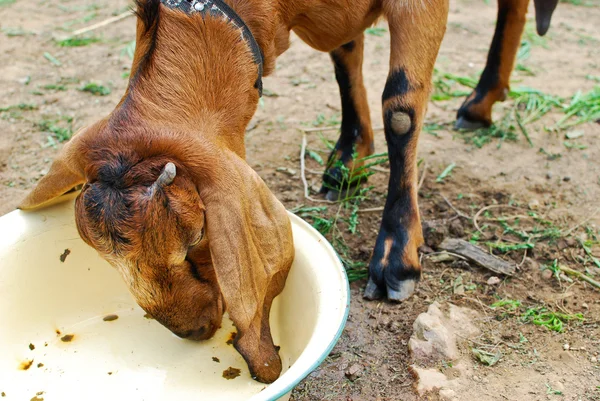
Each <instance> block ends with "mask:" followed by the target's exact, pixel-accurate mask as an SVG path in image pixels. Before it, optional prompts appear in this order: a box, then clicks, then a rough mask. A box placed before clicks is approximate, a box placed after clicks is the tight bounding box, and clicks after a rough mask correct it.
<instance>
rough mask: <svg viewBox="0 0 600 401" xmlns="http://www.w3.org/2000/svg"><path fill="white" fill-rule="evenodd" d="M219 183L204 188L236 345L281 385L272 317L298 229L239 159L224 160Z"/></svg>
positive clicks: (260, 374)
mask: <svg viewBox="0 0 600 401" xmlns="http://www.w3.org/2000/svg"><path fill="white" fill-rule="evenodd" d="M219 166H220V167H218V168H217V169H216V170H217V171H212V173H216V174H218V179H216V180H212V181H213V184H209V185H205V188H199V189H200V197H201V198H202V200H203V202H204V204H205V206H206V211H205V218H206V234H207V238H208V243H209V247H210V253H211V257H212V260H213V263H214V267H215V272H216V275H217V280H218V282H219V286H220V287H221V292H222V294H223V299H224V301H225V304H226V308H227V311H228V313H229V317H230V318H231V320H232V321H233V323H234V324H235V326H236V328H237V331H238V333H237V336H236V338H235V339H234V342H233V344H234V346H235V348H236V349H237V350H238V352H239V353H240V354H242V356H243V357H244V359H245V360H246V362H247V363H248V367H249V369H250V373H251V375H252V377H253V378H255V379H256V380H258V381H261V382H263V383H271V382H273V381H275V380H276V379H277V378H278V377H279V374H280V373H281V359H280V357H279V354H278V352H277V349H276V348H275V346H274V344H273V339H272V337H271V329H270V327H269V313H270V310H271V304H272V302H273V299H274V298H275V297H276V296H277V295H278V294H279V293H280V292H281V291H282V290H283V287H284V285H285V280H286V278H287V274H288V271H289V269H290V267H291V265H292V262H293V259H294V246H293V239H292V229H291V224H290V220H289V218H288V215H287V212H286V210H285V208H284V207H283V205H282V204H281V203H280V202H279V201H278V200H277V198H275V196H274V195H273V194H272V193H271V192H270V191H269V189H268V188H267V186H266V185H265V183H264V182H263V181H262V180H261V178H260V177H259V176H258V174H256V172H254V170H252V169H251V168H250V166H248V164H246V162H245V161H244V160H242V159H241V158H239V157H238V156H237V155H235V154H233V153H231V152H228V153H227V154H224V155H223V156H222V157H219Z"/></svg>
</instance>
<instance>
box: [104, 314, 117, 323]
mask: <svg viewBox="0 0 600 401" xmlns="http://www.w3.org/2000/svg"><path fill="white" fill-rule="evenodd" d="M118 318H119V316H118V315H106V316H104V318H103V319H102V320H104V321H105V322H112V321H114V320H117V319H118Z"/></svg>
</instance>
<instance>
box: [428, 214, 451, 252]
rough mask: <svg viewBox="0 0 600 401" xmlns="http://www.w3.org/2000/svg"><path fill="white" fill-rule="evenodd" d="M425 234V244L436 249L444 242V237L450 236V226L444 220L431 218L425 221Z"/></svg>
mask: <svg viewBox="0 0 600 401" xmlns="http://www.w3.org/2000/svg"><path fill="white" fill-rule="evenodd" d="M423 236H424V238H425V244H426V245H427V246H428V247H430V248H433V249H436V248H437V247H438V245H439V244H441V243H442V241H443V240H444V238H446V237H447V236H448V228H447V227H446V222H445V221H443V220H429V221H424V222H423Z"/></svg>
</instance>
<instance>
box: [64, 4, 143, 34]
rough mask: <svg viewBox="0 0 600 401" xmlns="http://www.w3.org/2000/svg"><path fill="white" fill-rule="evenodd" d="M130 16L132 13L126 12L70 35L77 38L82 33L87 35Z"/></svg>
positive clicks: (130, 11)
mask: <svg viewBox="0 0 600 401" xmlns="http://www.w3.org/2000/svg"><path fill="white" fill-rule="evenodd" d="M131 15H134V14H133V12H132V10H127V11H125V12H124V13H121V14H119V15H116V16H114V17H110V18H107V19H105V20H104V21H100V22H98V23H97V24H94V25H90V26H88V27H85V28H81V29H78V30H77V31H75V32H73V33H72V34H71V36H79V35H82V34H84V33H88V32H91V31H94V30H96V29H98V28H102V27H103V26H106V25H110V24H112V23H113V22H117V21H121V20H122V19H124V18H127V17H129V16H131Z"/></svg>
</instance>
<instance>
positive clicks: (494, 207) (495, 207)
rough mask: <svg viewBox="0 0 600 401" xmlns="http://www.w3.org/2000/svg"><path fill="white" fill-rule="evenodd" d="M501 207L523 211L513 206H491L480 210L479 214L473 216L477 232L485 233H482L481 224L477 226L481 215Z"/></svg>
mask: <svg viewBox="0 0 600 401" xmlns="http://www.w3.org/2000/svg"><path fill="white" fill-rule="evenodd" d="M499 207H506V208H511V209H521V208H520V207H516V206H511V205H489V206H486V207H484V208H481V209H479V211H478V212H477V213H475V216H473V225H474V226H475V228H476V229H477V231H479V232H480V233H482V234H483V231H481V228H480V227H479V224H477V218H478V217H479V216H480V215H481V213H483V212H485V211H486V210H490V209H497V208H499Z"/></svg>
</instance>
